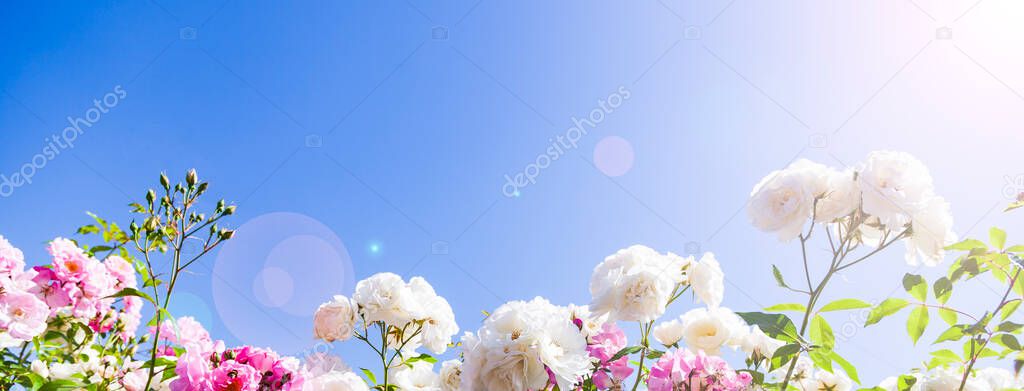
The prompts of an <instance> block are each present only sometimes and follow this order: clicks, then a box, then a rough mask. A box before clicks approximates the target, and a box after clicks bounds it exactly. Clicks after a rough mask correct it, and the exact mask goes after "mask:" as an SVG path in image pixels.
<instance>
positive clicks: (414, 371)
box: [395, 361, 441, 391]
mask: <svg viewBox="0 0 1024 391" xmlns="http://www.w3.org/2000/svg"><path fill="white" fill-rule="evenodd" d="M395 385H396V386H398V389H399V390H402V391H440V389H441V377H440V376H438V375H437V374H436V373H434V369H433V365H432V364H430V363H428V362H426V361H416V362H414V363H412V368H410V367H409V366H406V365H403V366H401V367H399V369H398V370H397V371H395Z"/></svg>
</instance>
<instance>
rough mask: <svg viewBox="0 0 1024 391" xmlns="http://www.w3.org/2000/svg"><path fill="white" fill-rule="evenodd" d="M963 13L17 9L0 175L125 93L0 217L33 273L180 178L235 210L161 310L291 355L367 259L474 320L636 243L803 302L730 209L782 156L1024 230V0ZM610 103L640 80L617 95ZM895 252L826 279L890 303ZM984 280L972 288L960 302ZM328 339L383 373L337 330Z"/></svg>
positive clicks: (856, 341)
mask: <svg viewBox="0 0 1024 391" xmlns="http://www.w3.org/2000/svg"><path fill="white" fill-rule="evenodd" d="M973 3H974V2H973V1H954V2H949V1H919V2H916V3H914V2H900V3H892V2H883V1H877V2H843V3H835V4H825V3H819V2H787V3H775V2H772V3H758V2H750V1H743V0H736V1H732V0H729V1H724V0H723V1H701V2H696V1H653V2H643V3H642V4H632V3H626V2H582V1H573V2H559V3H558V4H549V2H533V1H531V2H515V3H508V2H493V1H487V0H482V1H456V2H425V1H414V0H408V1H398V0H396V1H381V2H354V3H351V2H345V3H339V2H326V1H320V2H298V3H295V2H292V3H288V4H283V3H277V2H263V1H258V2H245V3H243V2H233V1H223V2H222V1H198V2H172V1H167V0H162V1H150V2H112V1H104V2H90V3H88V4H85V3H77V4H60V5H59V6H56V5H47V4H36V3H30V2H23V3H19V4H9V5H7V6H6V8H7V10H6V11H5V12H4V14H3V16H0V18H2V23H0V31H2V33H3V36H4V37H6V39H4V40H3V43H0V45H2V47H3V53H4V55H3V56H0V89H2V94H0V174H3V175H6V176H8V177H9V176H10V175H11V174H12V173H15V172H18V171H19V170H21V169H22V167H23V166H24V165H25V164H27V163H31V161H32V159H33V157H34V155H36V154H38V153H40V152H41V151H43V150H44V148H46V147H47V146H48V145H49V143H50V141H49V140H50V137H51V136H53V135H61V133H62V132H63V129H64V128H65V127H67V126H68V117H71V118H72V119H74V118H79V117H85V116H88V115H91V114H89V110H90V108H91V107H94V106H95V103H94V100H95V99H101V100H102V99H103V98H104V95H105V94H108V93H110V92H112V91H115V90H116V89H117V88H120V89H121V90H123V92H124V96H123V97H121V98H119V99H118V100H117V104H116V105H114V106H113V107H109V108H107V110H106V112H105V113H101V114H102V115H100V116H98V117H95V118H96V121H95V122H94V123H92V126H91V127H87V128H86V129H85V131H84V132H82V134H80V135H79V136H77V138H75V140H74V145H73V147H70V146H69V147H68V148H61V154H59V155H56V156H55V157H54V158H53V159H52V160H47V161H46V162H45V163H44V164H41V165H40V166H41V167H39V168H38V169H36V170H35V171H34V172H33V173H32V175H31V181H32V182H31V184H24V185H21V186H18V187H16V188H14V189H13V191H11V192H10V194H9V195H6V196H5V197H3V198H0V234H2V235H4V236H5V237H7V238H9V239H10V240H11V241H12V242H14V243H15V244H16V245H17V246H19V247H21V248H22V249H23V250H25V252H26V254H27V255H28V256H29V257H31V258H32V261H33V262H34V263H41V262H44V261H45V252H44V247H43V246H44V243H45V242H46V241H47V240H49V239H51V238H53V237H55V236H60V235H69V234H70V233H71V232H73V230H74V228H75V227H77V226H78V225H81V224H84V223H86V222H87V216H86V215H85V213H84V212H85V211H92V212H96V213H99V214H101V215H103V216H107V217H109V218H111V219H115V220H124V219H127V218H128V214H127V208H126V207H125V205H126V204H127V203H128V202H130V201H131V200H137V199H140V198H141V197H142V196H143V195H144V192H145V189H146V188H148V187H151V186H155V185H156V179H157V175H158V173H159V172H161V171H166V172H168V173H169V174H172V175H181V174H183V173H184V171H185V170H187V169H188V168H192V167H195V168H197V169H198V170H199V172H200V175H201V176H203V178H204V179H206V180H209V181H210V182H212V185H211V190H210V194H211V196H214V197H224V198H227V199H228V200H230V201H233V202H235V203H237V204H238V206H239V213H238V214H237V216H236V217H235V219H234V221H233V225H234V226H235V227H240V229H239V234H238V237H237V239H235V240H234V243H232V246H233V247H231V248H225V249H223V250H221V251H220V252H218V253H217V254H213V255H212V256H210V257H208V258H207V259H205V260H204V261H203V264H202V265H200V266H199V267H197V268H195V269H194V271H193V274H191V275H189V276H187V278H185V279H184V280H183V284H182V286H181V291H182V293H183V296H182V297H181V298H180V299H179V301H178V302H176V305H175V306H176V307H177V308H176V313H177V314H178V315H193V316H196V317H198V318H200V319H202V320H204V321H205V322H207V323H208V324H209V326H210V328H211V330H212V331H213V332H214V333H215V334H216V335H218V336H220V337H222V338H224V339H225V340H227V341H228V342H229V343H234V344H241V343H246V344H257V345H264V346H270V347H273V348H275V349H277V350H280V351H283V352H288V353H299V352H302V351H303V350H304V349H307V348H308V347H309V346H310V345H312V343H313V341H312V338H311V337H310V335H309V334H310V326H309V321H310V316H309V315H308V314H309V313H310V312H311V311H312V307H311V306H315V303H317V302H319V301H321V300H323V299H326V298H327V297H329V296H330V295H332V294H338V293H340V294H350V293H351V290H352V284H353V282H354V281H356V280H358V279H360V278H363V277H366V276H369V275H371V274H373V273H377V272H381V271H392V272H396V273H399V274H402V275H403V276H405V277H410V276H413V275H422V276H424V277H426V278H427V279H428V280H429V281H430V282H431V283H433V285H434V286H435V288H436V289H437V291H438V292H439V293H440V294H442V295H444V296H446V297H447V298H448V300H449V301H450V302H451V303H452V306H453V307H454V309H455V311H456V313H457V316H458V321H459V323H460V325H461V326H462V328H463V329H465V330H472V329H475V328H476V327H477V325H478V324H479V321H480V319H481V315H480V314H481V312H480V311H482V310H491V309H493V308H495V307H497V306H498V305H500V304H501V303H502V302H504V301H506V300H512V299H529V298H532V297H533V296H536V295H541V296H545V297H548V298H550V299H551V300H552V301H554V302H557V303H561V304H567V303H570V302H573V303H581V304H582V303H586V302H588V301H589V294H588V292H587V283H588V280H589V275H590V270H591V269H592V268H593V266H594V265H596V264H597V263H598V262H600V260H601V259H603V257H604V256H606V255H609V254H611V253H613V252H614V251H615V250H617V249H619V248H624V247H627V246H629V245H631V244H635V243H642V244H646V245H649V246H651V247H654V248H656V249H659V250H661V251H673V252H677V253H687V252H692V251H694V250H699V251H713V252H715V253H716V254H717V255H718V258H719V260H721V262H722V264H723V268H724V269H725V272H726V275H727V279H728V282H729V283H728V285H727V291H726V305H728V306H729V307H731V308H734V309H737V310H754V309H756V308H758V307H760V306H766V305H769V304H773V303H778V302H791V301H797V300H802V299H801V298H799V297H794V296H792V295H790V294H787V293H786V292H784V291H782V290H780V289H778V288H776V287H775V286H774V282H773V281H772V279H771V277H770V274H769V270H770V269H769V265H770V264H772V263H775V264H778V265H779V266H780V268H781V269H782V270H783V272H784V273H786V274H790V275H792V274H795V273H799V272H802V271H800V270H799V267H800V266H799V261H798V258H797V256H798V249H797V248H796V246H795V244H780V243H777V242H776V241H775V239H774V238H773V237H772V236H771V235H767V234H763V233H760V232H757V231H756V230H755V229H753V228H752V227H750V226H749V224H748V222H747V219H746V216H745V212H744V211H743V207H744V205H745V202H746V199H747V195H748V194H749V191H750V189H751V187H752V186H753V185H754V184H755V183H756V182H757V181H758V180H759V179H760V178H761V177H762V176H764V175H765V174H767V173H768V172H770V171H771V170H773V169H776V168H779V167H781V166H784V165H786V164H787V163H788V162H789V161H791V160H793V159H794V158H796V157H805V158H809V159H812V160H817V161H820V162H823V163H826V164H830V165H835V166H842V165H853V164H856V162H857V161H858V160H860V159H862V158H863V157H864V156H865V155H866V154H867V153H868V152H869V151H872V150H876V149H896V150H904V151H907V152H910V153H912V154H914V155H916V156H918V157H919V158H920V159H921V160H923V161H924V162H925V164H927V165H928V166H929V167H930V168H931V170H932V174H933V176H934V177H935V181H936V185H937V188H938V192H939V193H940V194H942V195H944V196H946V197H947V198H948V199H949V200H950V202H951V203H952V208H953V213H954V215H955V217H956V229H957V231H958V232H960V233H961V235H964V234H965V233H966V234H967V235H973V236H978V235H982V234H983V233H984V232H985V231H986V229H987V227H988V226H991V225H999V226H1002V227H1004V228H1007V229H1008V230H1009V231H1010V237H1011V241H1013V240H1012V239H1013V238H1014V237H1015V235H1014V234H1015V233H1020V232H1024V226H1022V224H1021V223H1020V221H1021V220H1020V218H1019V215H1017V216H1014V215H1003V214H1001V213H1000V210H1001V207H1002V206H1003V205H1004V204H1006V203H1007V202H1008V200H1007V198H1006V196H1005V195H1004V193H1007V192H1012V191H1014V190H1017V187H1014V186H1012V185H1008V183H1009V184H1012V183H1017V182H1016V181H1018V180H1019V181H1020V185H1019V186H1021V187H1024V179H1019V178H1021V175H1022V174H1024V166H1022V163H1024V161H1022V160H1021V158H1020V145H1021V142H1022V141H1024V132H1021V131H1020V129H1019V125H1018V124H1019V123H1020V120H1021V118H1020V113H1021V110H1020V108H1021V105H1022V104H1024V98H1021V94H1020V93H1018V91H1024V75H1022V74H1020V73H1019V72H1018V71H1017V70H1019V69H1020V66H1021V65H1024V56H1022V55H1021V53H1019V51H1018V52H1013V51H1007V50H1006V48H1008V47H1019V39H1018V38H1017V37H1020V36H1021V35H1020V34H1021V33H1024V27H1021V26H1019V25H1017V24H1015V23H1014V20H1019V17H1020V16H1022V14H1024V7H1021V6H1019V5H1017V4H1014V3H1013V2H1011V1H997V0H991V1H986V2H984V3H982V4H979V5H977V6H975V7H972V4H973ZM944 28H948V30H941V29H944ZM947 33H949V34H947ZM950 37H951V38H952V39H946V38H950ZM616 94H618V95H620V97H624V96H625V95H628V96H629V97H628V98H625V99H622V101H621V102H620V103H621V104H619V105H617V107H615V108H613V109H611V110H607V107H606V103H609V102H611V101H613V100H614V99H616V98H613V97H612V96H613V95H616ZM602 102H605V103H602ZM597 109H600V110H602V113H603V114H602V115H601V119H600V121H597V122H596V123H595V124H593V125H584V126H585V127H586V128H587V129H586V134H585V135H581V136H580V137H579V138H578V142H577V143H576V144H575V145H574V146H573V147H572V148H564V147H563V148H562V149H561V150H559V151H557V152H556V153H554V155H549V148H550V147H552V146H553V144H554V143H556V142H558V137H560V136H563V137H565V136H568V135H569V134H571V133H572V130H570V128H572V127H573V126H574V119H577V120H579V119H583V118H586V117H588V116H590V115H592V113H593V112H594V110H597ZM563 145H565V144H563ZM51 148H53V147H51ZM544 155H547V156H548V157H549V158H551V157H557V159H549V160H550V161H549V162H546V163H544V164H543V166H544V168H542V169H537V170H535V171H534V174H535V175H533V176H534V182H533V183H530V184H529V185H527V186H524V187H522V188H521V189H520V190H519V195H518V196H513V197H507V196H505V195H504V194H503V186H504V185H505V183H506V175H508V176H510V177H514V176H515V175H516V174H517V173H521V172H529V170H531V168H529V167H530V165H531V164H537V163H540V162H541V161H542V160H544V159H545V158H541V156H544ZM628 156H632V159H629V158H628ZM538 159H541V160H538ZM608 173H611V174H613V175H615V176H609V175H607V174H608ZM0 190H3V189H0ZM821 246H822V247H821V248H824V247H823V246H824V244H821ZM819 255H820V254H819ZM911 270H913V269H912V268H909V267H907V266H905V264H904V263H903V261H902V249H900V248H897V249H894V250H892V251H889V252H886V253H884V254H883V255H881V256H879V257H878V259H875V260H874V261H872V262H870V263H867V264H866V265H865V266H864V267H858V268H856V269H855V270H852V271H851V272H849V273H846V274H844V275H843V276H842V277H841V278H839V279H837V280H836V281H835V283H834V286H833V287H832V289H831V291H830V292H829V294H828V295H827V296H829V297H840V296H852V297H859V298H862V299H865V300H869V301H872V300H881V299H883V298H885V297H887V296H889V295H890V294H892V293H890V292H893V291H894V290H898V287H899V281H900V277H901V276H902V274H903V273H905V272H907V271H911ZM921 272H922V273H924V274H926V275H929V276H934V275H939V274H941V273H942V269H928V270H923V271H921ZM895 294H900V292H899V291H896V292H895ZM994 296H995V294H994V293H993V292H991V291H990V290H988V289H987V288H986V287H985V286H983V285H981V284H980V283H976V284H973V285H972V286H970V287H968V289H966V290H965V291H964V293H963V295H962V296H957V297H955V299H954V300H958V301H960V302H962V303H967V302H976V301H985V300H990V301H991V300H995V298H994ZM691 307H692V305H690V304H688V303H686V304H684V305H679V306H676V307H673V308H672V309H670V311H669V313H670V315H677V314H679V313H682V312H684V311H686V310H687V309H689V308H691ZM897 318H899V317H897ZM842 322H846V320H845V319H844V318H841V317H837V318H835V319H833V323H834V324H840V323H842ZM940 331H941V330H938V327H935V328H932V329H929V331H928V333H929V334H926V337H925V338H926V339H927V338H928V337H927V335H932V334H936V335H937V333H938V332H940ZM902 333H903V325H902V323H901V322H900V321H899V320H898V319H896V320H892V321H887V322H883V324H881V325H879V326H873V327H872V328H869V329H864V330H858V331H856V332H854V333H853V335H851V336H850V337H849V341H847V342H846V344H845V345H841V347H840V350H841V352H842V353H843V354H844V355H846V356H847V357H848V358H850V359H851V360H852V361H854V362H855V363H857V364H858V365H859V366H860V367H861V372H862V375H863V377H864V378H865V379H866V380H868V381H869V382H873V381H875V380H877V379H880V378H881V377H883V376H884V375H887V374H892V373H895V372H898V371H902V370H905V369H907V368H909V367H911V366H913V365H915V363H916V362H917V360H916V359H915V358H914V357H915V356H913V355H911V354H909V353H908V354H900V355H893V354H892V350H891V347H892V346H897V347H899V349H900V351H901V352H903V351H905V352H912V353H915V354H917V355H918V356H917V357H920V355H921V354H923V352H925V351H926V348H927V347H926V346H918V347H916V348H915V347H912V346H910V343H909V342H908V340H907V338H905V337H904V336H902ZM336 349H337V350H336V351H337V352H338V353H339V354H341V355H342V356H343V357H345V358H346V359H347V360H348V361H350V362H352V363H353V365H355V366H369V365H372V361H371V360H370V358H369V355H367V354H366V352H365V351H364V350H365V349H362V348H361V347H359V346H358V345H356V344H355V342H350V343H346V344H340V345H338V346H336Z"/></svg>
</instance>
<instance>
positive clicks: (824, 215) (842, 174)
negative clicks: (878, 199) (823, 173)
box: [814, 169, 861, 223]
mask: <svg viewBox="0 0 1024 391" xmlns="http://www.w3.org/2000/svg"><path fill="white" fill-rule="evenodd" d="M856 177H857V173H856V172H854V171H853V170H846V171H838V170H834V169H829V170H828V191H827V192H826V193H825V194H824V195H822V196H821V198H820V199H818V206H817V209H816V211H815V213H814V218H815V220H816V221H818V222H822V223H827V222H830V221H833V220H836V219H838V218H841V217H846V216H848V215H849V214H850V213H853V211H855V210H857V208H859V207H860V203H861V191H860V187H858V186H857V180H856Z"/></svg>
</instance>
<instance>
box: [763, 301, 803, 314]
mask: <svg viewBox="0 0 1024 391" xmlns="http://www.w3.org/2000/svg"><path fill="white" fill-rule="evenodd" d="M764 310H765V311H770V312H782V311H797V312H804V311H807V307H805V306H804V305H803V304H798V303H785V304H776V305H773V306H770V307H765V308H764Z"/></svg>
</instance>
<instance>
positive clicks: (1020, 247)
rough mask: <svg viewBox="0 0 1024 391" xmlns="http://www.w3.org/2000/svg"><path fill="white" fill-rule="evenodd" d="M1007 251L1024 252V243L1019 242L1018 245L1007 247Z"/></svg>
mask: <svg viewBox="0 0 1024 391" xmlns="http://www.w3.org/2000/svg"><path fill="white" fill-rule="evenodd" d="M1006 252H1008V253H1022V252H1024V244H1018V245H1016V246H1011V247H1010V248H1008V249H1006Z"/></svg>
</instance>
